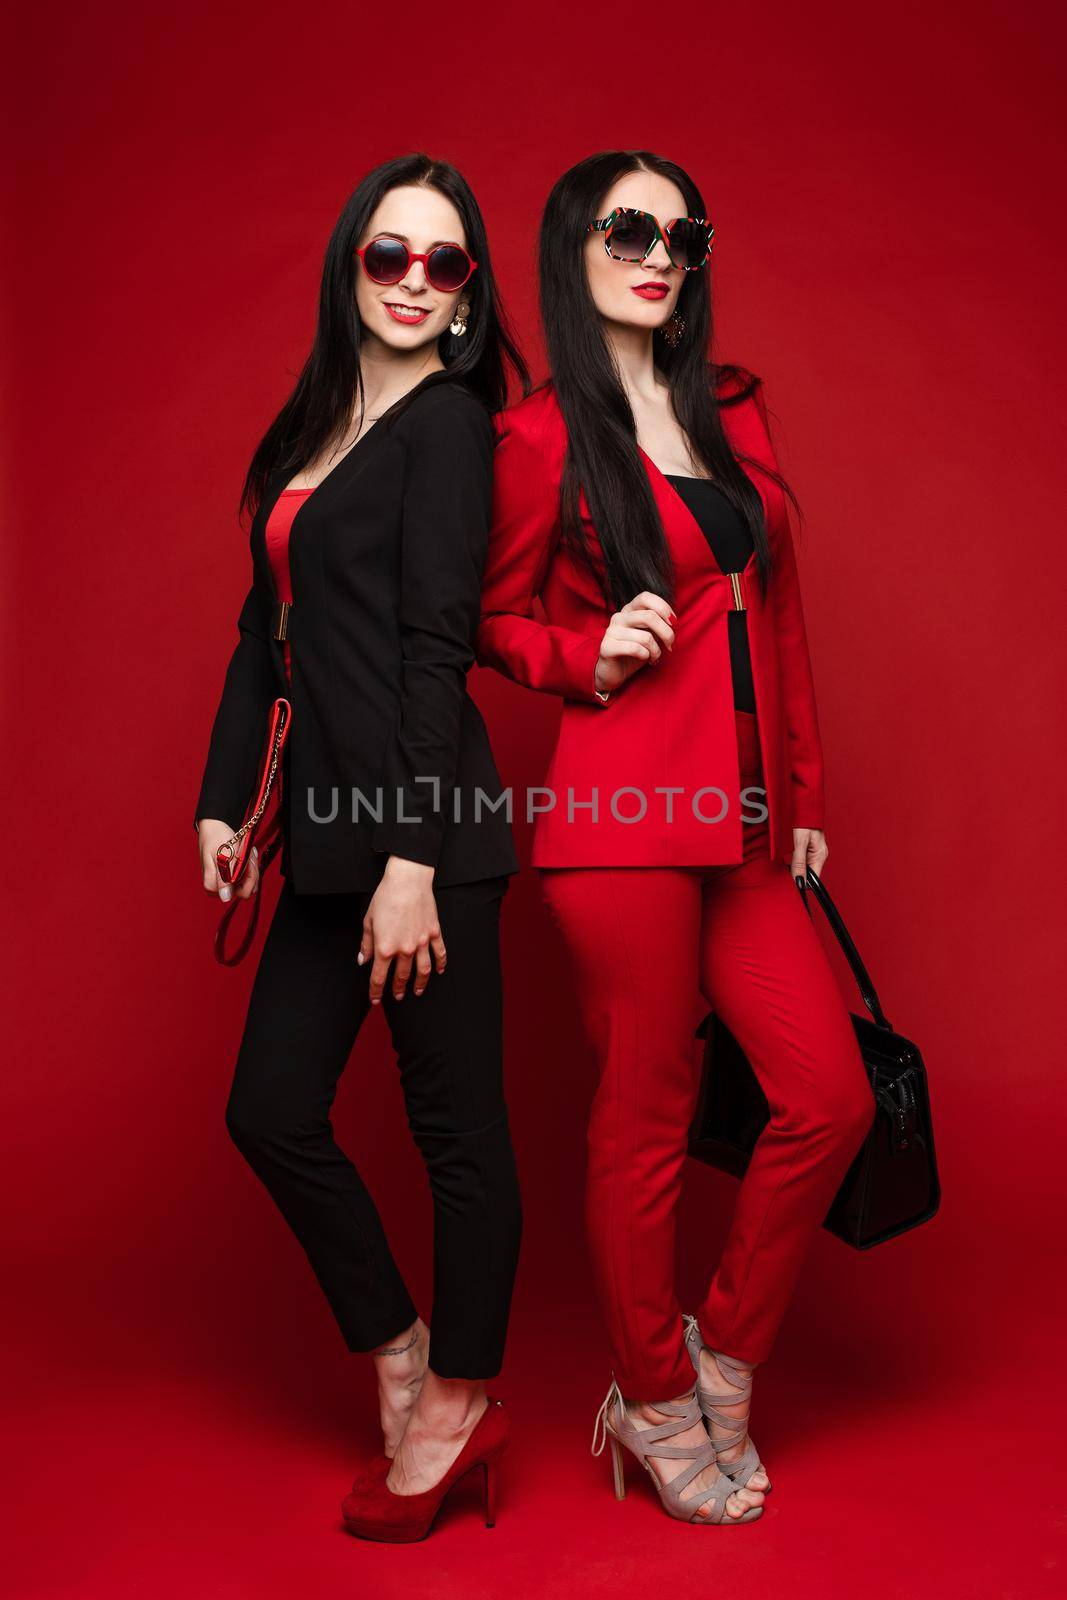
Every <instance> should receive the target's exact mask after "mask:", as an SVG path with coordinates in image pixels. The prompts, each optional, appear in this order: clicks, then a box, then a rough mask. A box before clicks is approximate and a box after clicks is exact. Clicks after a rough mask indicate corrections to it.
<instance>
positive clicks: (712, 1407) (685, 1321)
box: [682, 1316, 771, 1494]
mask: <svg viewBox="0 0 1067 1600" xmlns="http://www.w3.org/2000/svg"><path fill="white" fill-rule="evenodd" d="M682 1325H683V1327H684V1329H685V1347H686V1349H687V1350H688V1351H689V1359H690V1360H691V1361H692V1363H693V1368H694V1370H695V1372H696V1375H697V1390H696V1392H697V1399H698V1401H699V1403H700V1410H701V1412H702V1414H703V1416H704V1418H705V1420H706V1422H707V1423H708V1427H709V1430H710V1428H711V1427H712V1426H714V1427H716V1428H729V1429H731V1430H732V1432H730V1433H728V1434H726V1435H725V1436H723V1435H719V1436H718V1437H716V1436H715V1435H714V1434H713V1435H712V1438H713V1440H714V1445H715V1452H716V1463H717V1465H718V1468H719V1471H720V1472H724V1473H725V1474H726V1476H727V1477H728V1478H729V1479H730V1480H731V1482H732V1483H733V1486H734V1488H735V1489H747V1488H748V1484H749V1479H750V1478H751V1477H752V1476H753V1475H754V1474H755V1473H757V1472H759V1471H760V1470H761V1469H762V1471H763V1474H764V1476H765V1477H766V1478H767V1487H766V1488H765V1489H756V1490H754V1491H753V1493H756V1494H770V1492H771V1483H770V1475H769V1474H768V1472H767V1468H766V1467H765V1466H764V1465H763V1462H762V1461H761V1460H760V1458H759V1451H758V1450H757V1449H756V1446H755V1445H754V1444H753V1443H752V1440H751V1438H749V1439H748V1443H747V1445H746V1447H745V1449H744V1450H743V1451H742V1452H741V1454H740V1455H739V1456H738V1457H737V1459H736V1461H721V1460H719V1459H718V1458H719V1457H720V1456H721V1455H722V1453H723V1451H724V1450H731V1449H733V1447H734V1446H735V1445H739V1444H740V1443H741V1440H742V1439H744V1438H746V1437H747V1436H748V1414H747V1412H746V1414H745V1418H744V1420H743V1421H741V1419H740V1418H738V1417H729V1416H727V1415H726V1414H725V1412H723V1411H720V1410H718V1409H717V1408H718V1407H719V1406H737V1405H743V1404H744V1402H745V1401H746V1400H748V1401H751V1399H752V1377H751V1374H750V1373H747V1372H745V1373H743V1372H741V1370H740V1368H739V1366H738V1363H737V1362H736V1361H735V1360H734V1359H733V1357H732V1356H727V1355H723V1353H722V1351H721V1350H712V1348H711V1346H710V1345H705V1343H704V1340H703V1339H702V1338H701V1334H700V1328H699V1326H698V1324H697V1319H696V1317H688V1316H683V1318H682ZM705 1349H706V1350H708V1351H709V1352H710V1354H711V1355H712V1356H714V1358H715V1363H716V1365H717V1366H718V1368H719V1370H720V1372H721V1373H722V1374H723V1376H724V1378H725V1379H726V1381H727V1383H732V1384H734V1385H735V1386H736V1388H737V1391H738V1392H737V1393H736V1394H713V1393H712V1392H711V1390H710V1389H704V1388H702V1387H701V1383H700V1352H701V1350H705Z"/></svg>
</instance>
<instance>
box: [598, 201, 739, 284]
mask: <svg viewBox="0 0 1067 1600" xmlns="http://www.w3.org/2000/svg"><path fill="white" fill-rule="evenodd" d="M586 232H587V233H602V234H603V235H604V249H605V250H606V251H607V253H608V255H609V256H610V257H611V259H612V260H613V261H643V260H644V259H645V257H646V256H647V255H648V253H649V251H650V250H652V249H653V247H654V246H655V243H656V240H657V239H662V240H663V247H664V249H665V250H666V252H667V254H668V256H669V257H670V259H671V264H672V266H675V267H680V268H681V269H682V271H683V272H696V271H697V270H698V269H699V268H700V267H702V266H703V265H704V263H705V262H706V261H707V259H708V257H709V256H710V255H711V245H712V240H713V238H714V235H715V229H714V228H713V227H712V225H711V223H710V222H709V221H708V219H707V218H706V217H674V218H673V219H672V220H671V221H670V222H667V223H664V225H663V226H662V227H661V226H660V224H659V222H658V221H657V220H656V218H655V217H654V216H653V215H652V213H651V212H650V211H635V210H634V208H633V207H632V206H616V207H615V209H614V211H612V212H611V213H610V214H609V215H608V216H606V217H601V218H600V220H599V221H598V222H591V223H590V224H589V226H588V228H587V229H586Z"/></svg>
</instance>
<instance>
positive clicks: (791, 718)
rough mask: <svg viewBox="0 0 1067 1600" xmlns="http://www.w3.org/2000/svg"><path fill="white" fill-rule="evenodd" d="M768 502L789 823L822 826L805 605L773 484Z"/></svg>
mask: <svg viewBox="0 0 1067 1600" xmlns="http://www.w3.org/2000/svg"><path fill="white" fill-rule="evenodd" d="M753 398H754V400H755V403H756V409H757V411H758V412H759V417H760V422H761V425H762V428H763V433H764V436H765V440H766V444H765V448H766V451H767V453H768V455H769V456H770V459H771V461H772V462H773V464H774V466H775V468H777V465H778V462H777V457H776V456H775V452H774V446H773V445H772V443H771V436H770V427H769V424H768V420H767V403H766V400H765V398H764V394H763V385H762V383H760V384H758V386H757V388H756V391H755V395H754V397H753ZM772 503H773V504H774V505H775V506H776V507H777V515H776V516H774V515H772V518H771V522H772V526H771V528H770V530H769V532H770V537H771V541H772V552H773V564H774V570H773V572H772V575H771V583H770V600H771V603H772V606H773V611H774V623H775V632H776V635H777V640H778V657H779V661H780V663H781V681H782V708H783V712H784V715H785V725H786V738H787V741H788V751H789V778H790V791H791V795H792V808H793V821H792V825H793V827H794V828H822V827H824V826H825V818H826V803H825V778H824V772H823V755H822V741H821V739H820V736H819V718H818V712H817V710H816V705H815V685H814V681H813V678H812V671H811V657H810V655H809V652H808V639H807V632H806V629H805V626H804V609H803V605H802V603H801V598H800V580H799V576H798V573H797V562H796V551H795V548H794V545H793V535H792V532H791V531H790V527H789V515H788V509H787V503H786V500H785V496H784V495H780V494H779V493H778V492H777V490H776V491H775V493H774V495H773V500H772Z"/></svg>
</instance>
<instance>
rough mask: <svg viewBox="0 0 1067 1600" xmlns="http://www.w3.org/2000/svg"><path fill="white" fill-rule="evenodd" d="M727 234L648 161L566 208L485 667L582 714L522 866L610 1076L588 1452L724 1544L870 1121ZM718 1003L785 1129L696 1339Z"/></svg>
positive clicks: (689, 188)
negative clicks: (688, 1280)
mask: <svg viewBox="0 0 1067 1600" xmlns="http://www.w3.org/2000/svg"><path fill="white" fill-rule="evenodd" d="M712 232H713V230H712V228H711V225H710V223H709V222H708V221H707V213H706V210H705V206H704V203H703V200H702V198H701V195H700V192H699V191H698V189H697V188H696V186H695V184H694V183H693V182H692V180H691V179H690V178H689V176H688V175H687V174H686V173H685V172H684V171H683V170H682V169H681V168H680V167H678V166H676V165H675V164H674V163H673V162H669V161H666V160H664V159H662V158H661V157H658V156H654V155H651V154H649V153H647V152H634V151H608V152H604V153H601V154H599V155H596V156H592V157H590V158H588V159H587V160H585V161H582V162H580V163H579V164H578V165H577V166H576V167H574V168H572V169H571V170H570V171H569V172H567V173H566V174H565V175H564V176H563V177H562V178H561V179H560V180H559V182H558V183H557V184H556V186H555V188H554V189H553V191H552V194H551V195H550V197H549V200H548V204H547V206H546V209H545V214H544V218H543V222H542V228H541V241H540V276H541V312H542V320H543V323H544V328H545V336H546V347H547V351H548V357H549V363H550V367H551V379H550V381H549V382H548V383H547V384H545V385H543V386H542V387H541V388H540V389H538V390H536V391H535V392H534V393H533V394H532V395H531V396H530V397H528V398H527V399H526V400H524V401H523V402H522V403H521V404H519V405H517V406H514V407H512V408H511V409H510V410H509V411H507V412H505V413H504V414H503V415H502V417H500V418H498V420H497V434H498V442H497V448H496V451H495V455H494V502H493V521H492V527H491V531H490V543H489V554H488V559H487V564H486V568H485V573H484V577H483V599H482V621H481V625H480V628H479V632H478V638H477V652H478V658H479V660H480V661H482V662H484V663H489V664H491V665H493V666H495V667H497V668H498V669H499V670H500V671H501V672H504V673H506V674H507V675H508V676H509V677H511V678H514V679H516V680H517V681H518V682H520V683H524V684H526V685H527V686H528V687H530V688H533V689H540V690H542V691H544V692H547V693H549V694H555V695H559V696H561V697H562V699H563V702H564V704H563V714H562V719H561V724H560V729H559V736H558V741H557V744H556V748H555V751H554V754H553V757H552V762H551V766H550V770H549V773H548V775H547V777H546V780H545V791H544V797H543V801H542V802H541V803H539V805H538V807H537V812H538V814H537V818H536V826H535V833H534V845H533V858H532V859H533V864H534V865H535V866H536V867H538V868H539V869H540V873H541V881H542V888H543V892H544V895H545V898H546V901H547V904H548V907H549V911H550V913H551V915H552V917H553V920H554V921H555V923H556V924H557V926H558V928H559V930H560V932H561V934H562V937H563V939H564V941H565V944H566V947H567V949H568V953H569V955H570V958H571V961H572V964H573V967H574V972H575V978H576V982H577V989H578V998H579V1004H580V1007H581V1011H582V1016H583V1020H584V1024H585V1028H586V1030H587V1033H588V1035H589V1038H590V1040H591V1042H592V1044H593V1047H594V1049H595V1052H596V1056H597V1063H598V1069H599V1081H598V1088H597V1092H596V1095H595V1099H594V1103H593V1107H592V1112H591V1119H590V1124H589V1164H588V1176H587V1188H586V1221H587V1228H588V1236H589V1245H590V1252H591V1258H592V1263H593V1270H594V1274H595V1279H596V1284H597V1290H598V1294H599V1298H600V1303H601V1306H602V1310H603V1315H604V1320H605V1324H606V1329H607V1337H608V1349H609V1353H610V1357H611V1363H612V1367H613V1382H612V1386H611V1389H610V1390H609V1393H608V1397H607V1399H606V1400H605V1403H604V1406H603V1407H602V1408H601V1414H600V1417H599V1418H598V1424H599V1426H598V1429H597V1434H598V1435H599V1441H597V1439H596V1438H595V1440H594V1447H595V1449H596V1450H597V1451H599V1449H600V1448H602V1446H603V1443H604V1442H605V1439H607V1440H609V1441H610V1443H611V1446H612V1452H613V1459H614V1465H615V1478H616V1492H617V1493H620V1494H621V1492H622V1461H623V1455H622V1451H623V1447H626V1448H628V1449H630V1450H631V1451H632V1452H633V1453H634V1454H635V1455H637V1456H638V1458H639V1459H641V1460H642V1461H643V1463H644V1464H645V1466H646V1467H647V1468H648V1470H649V1471H650V1472H651V1473H652V1476H653V1478H654V1480H655V1482H656V1484H657V1487H658V1490H659V1493H660V1497H661V1499H662V1501H663V1504H664V1507H665V1509H666V1510H667V1511H668V1512H670V1514H671V1515H673V1516H676V1517H678V1518H680V1519H681V1520H683V1521H686V1522H693V1523H697V1524H702V1525H705V1526H707V1525H712V1524H715V1523H719V1524H729V1523H734V1522H741V1521H751V1520H755V1519H756V1518H757V1517H758V1516H759V1515H760V1514H761V1511H762V1505H763V1499H764V1495H765V1494H766V1493H767V1491H768V1489H769V1487H770V1483H769V1479H768V1476H767V1473H766V1472H765V1470H764V1468H763V1466H762V1463H761V1462H760V1460H759V1456H758V1454H757V1453H756V1451H755V1448H754V1446H753V1445H752V1443H751V1440H750V1439H749V1437H748V1427H747V1423H748V1409H749V1398H750V1392H751V1386H752V1370H753V1368H754V1367H755V1366H756V1365H757V1364H758V1363H759V1362H762V1361H764V1360H765V1359H766V1358H767V1356H768V1355H769V1353H770V1350H771V1347H772V1344H773V1341H774V1336H775V1333H776V1330H777V1327H778V1324H779V1321H780V1319H781V1316H782V1314H783V1312H784V1310H785V1308H786V1305H787V1303H788V1300H789V1298H790V1295H791V1292H792V1290H793V1288H794V1285H795V1283H796V1281H797V1278H798V1275H799V1273H800V1271H801V1267H802V1264H803V1259H804V1255H805V1253H806V1250H807V1248H808V1245H809V1243H810V1241H811V1239H812V1237H813V1235H814V1233H815V1230H816V1229H817V1228H818V1226H819V1224H820V1222H821V1221H822V1219H823V1217H824V1216H825V1214H826V1211H827V1209H828V1206H829V1203H830V1201H831V1199H832V1197H833V1195H834V1193H835V1191H836V1189H837V1187H838V1185H839V1184H840V1181H841V1179H842V1177H843V1175H844V1173H845V1171H846V1170H847V1168H848V1165H849V1163H850V1161H851V1160H852V1157H853V1156H854V1154H855V1153H856V1150H857V1149H858V1147H859V1145H860V1143H861V1142H862V1140H863V1137H864V1135H865V1133H866V1131H867V1129H868V1128H869V1126H870V1122H871V1118H872V1115H873V1109H874V1107H873V1098H872V1095H871V1091H870V1088H869V1085H868V1083H867V1080H866V1077H865V1074H864V1069H863V1065H862V1061H861V1058H860V1055H859V1051H858V1047H857V1045H856V1041H855V1038H854V1035H853V1032H852V1027H851V1024H850V1021H849V1017H848V1014H847V1011H846V1009H845V1005H844V1002H843V1000H842V998H841V996H840V993H839V991H838V989H837V986H836V983H835V980H834V978H833V975H832V972H831V970H830V967H829V964H828V961H827V958H826V956H825V954H824V951H823V949H822V946H821V944H820V943H819V940H818V938H817V935H816V933H815V931H814V928H813V927H812V925H811V923H810V921H809V918H808V916H807V915H806V912H805V909H804V907H803V904H802V902H801V897H800V894H799V893H798V891H797V888H796V887H795V886H794V883H793V881H792V878H793V876H799V875H801V874H802V873H803V872H804V871H805V870H806V868H807V867H808V866H809V865H811V866H813V867H815V868H817V869H818V868H821V867H822V865H823V863H824V861H825V860H826V856H827V848H826V840H825V836H824V832H823V828H824V822H825V812H824V786H823V761H822V752H821V747H820V739H819V727H818V719H817V716H816V708H815V696H814V691H813V686H812V675H811V668H810V664H809V659H808V649H807V642H806V637H805V629H804V620H803V613H802V609H801V601H800V593H799V589H798V583H797V571H796V563H795V559H794V551H793V543H792V536H791V533H790V527H789V520H788V516H787V510H786V494H787V493H788V492H789V491H788V490H787V489H786V487H785V485H784V482H783V480H782V478H781V476H780V474H779V472H778V470H777V465H776V461H775V455H774V451H773V448H772V445H771V441H770V437H769V434H768V428H767V413H766V409H765V405H764V401H763V398H762V391H761V385H760V383H759V380H758V379H756V378H753V377H752V376H751V375H749V374H747V373H745V372H744V371H742V370H741V369H738V368H724V367H719V366H715V365H712V364H710V363H709V360H708V351H709V349H710V347H711V337H712V316H711V297H710V285H709V273H708V271H707V270H706V265H707V260H708V257H709V254H710V250H711V241H712ZM538 597H539V598H540V600H541V602H542V606H543V612H544V618H545V619H547V620H543V619H542V618H541V617H540V616H539V615H536V614H535V600H536V599H537V598H538ZM701 996H703V1004H702V1003H701ZM707 1005H710V1006H711V1007H713V1009H714V1010H715V1011H716V1012H717V1013H719V1015H720V1016H721V1017H722V1019H723V1021H724V1022H725V1023H726V1025H727V1026H728V1027H729V1028H730V1030H731V1031H732V1032H733V1034H734V1035H735V1036H736V1038H737V1039H738V1041H739V1042H740V1044H741V1045H742V1047H743V1048H744V1050H745V1051H746V1053H747V1055H748V1057H749V1059H750V1061H751V1062H752V1064H753V1067H754V1069H755V1070H756V1072H757V1074H758V1075H759V1078H760V1080H761V1083H762V1085H763V1088H764V1090H765V1092H766V1095H767V1099H768V1102H769V1104H770V1109H771V1119H770V1122H769V1124H768V1126H767V1128H766V1130H765V1131H764V1133H763V1135H762V1136H761V1138H760V1140H759V1142H758V1145H757V1147H756V1151H755V1153H754V1156H753V1159H752V1162H751V1165H750V1166H749V1168H748V1171H747V1174H746V1176H745V1178H744V1181H743V1182H742V1184H741V1186H740V1190H739V1192H738V1197H737V1204H736V1209H735V1213H734V1216H733V1219H732V1224H731V1227H730V1231H729V1235H728V1238H727V1241H726V1244H725V1247H724V1250H723V1253H722V1257H721V1259H720V1260H719V1262H718V1264H717V1266H716V1268H715V1270H714V1272H712V1273H711V1275H710V1280H709V1282H708V1286H707V1292H706V1294H705V1296H704V1299H703V1301H702V1303H701V1304H700V1305H699V1306H698V1307H697V1308H696V1312H695V1316H689V1317H685V1318H683V1315H682V1312H681V1309H680V1307H679V1304H678V1299H677V1294H676V1289H675V1282H674V1247H675V1219H676V1214H677V1208H678V1201H679V1196H680V1190H681V1182H682V1169H683V1162H684V1160H685V1155H686V1143H687V1133H688V1128H689V1125H690V1121H691V1119H692V1115H693V1112H694V1109H695V1100H696V1094H697V1090H698V1086H699V1051H698V1049H697V1047H696V1046H695V1044H694V1037H693V1035H694V1026H695V1023H696V1022H697V1020H699V1017H700V1015H701V1013H702V1011H703V1010H704V1009H706V1006H707Z"/></svg>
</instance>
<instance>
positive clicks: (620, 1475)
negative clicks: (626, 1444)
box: [611, 1434, 626, 1500]
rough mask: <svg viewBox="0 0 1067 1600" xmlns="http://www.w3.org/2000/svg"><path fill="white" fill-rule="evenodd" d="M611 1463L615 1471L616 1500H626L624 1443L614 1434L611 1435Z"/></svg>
mask: <svg viewBox="0 0 1067 1600" xmlns="http://www.w3.org/2000/svg"><path fill="white" fill-rule="evenodd" d="M611 1465H612V1470H613V1471H614V1473H615V1498H616V1500H625V1499H626V1474H625V1473H624V1471H623V1464H622V1445H621V1444H620V1443H619V1441H618V1439H616V1437H615V1435H614V1434H612V1435H611Z"/></svg>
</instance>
